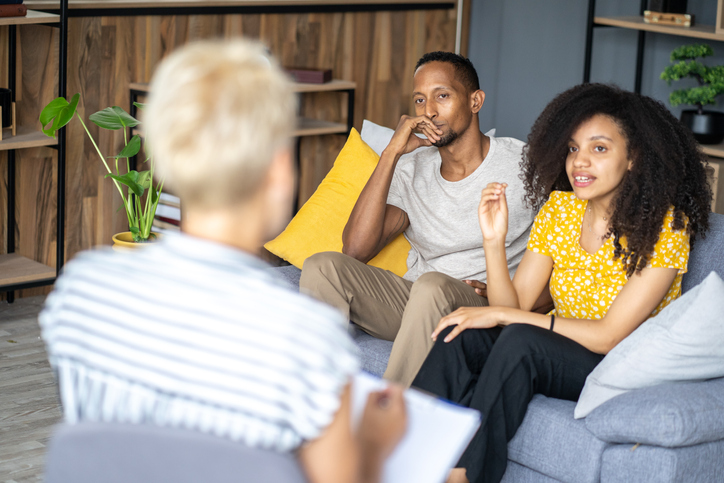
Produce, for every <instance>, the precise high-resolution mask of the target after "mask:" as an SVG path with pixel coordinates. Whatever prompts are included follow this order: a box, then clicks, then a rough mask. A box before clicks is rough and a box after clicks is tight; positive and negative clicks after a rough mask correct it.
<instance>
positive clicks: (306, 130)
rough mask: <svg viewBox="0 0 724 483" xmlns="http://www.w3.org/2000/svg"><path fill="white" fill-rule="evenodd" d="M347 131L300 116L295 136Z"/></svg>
mask: <svg viewBox="0 0 724 483" xmlns="http://www.w3.org/2000/svg"><path fill="white" fill-rule="evenodd" d="M346 132H347V125H346V124H342V123H340V122H330V121H320V120H317V119H309V118H305V117H300V118H299V119H298V120H297V128H296V129H295V130H294V133H293V136H294V137H304V136H318V135H321V134H343V133H346ZM131 133H132V134H138V135H139V136H141V137H144V133H143V130H141V129H138V128H137V127H134V128H133V130H132V132H131Z"/></svg>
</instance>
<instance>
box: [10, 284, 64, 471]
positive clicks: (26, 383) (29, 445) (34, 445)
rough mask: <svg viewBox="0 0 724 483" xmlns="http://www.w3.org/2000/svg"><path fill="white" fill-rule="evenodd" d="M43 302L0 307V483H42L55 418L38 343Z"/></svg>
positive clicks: (50, 379) (36, 299) (54, 389)
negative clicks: (46, 449)
mask: <svg viewBox="0 0 724 483" xmlns="http://www.w3.org/2000/svg"><path fill="white" fill-rule="evenodd" d="M44 299H45V297H43V296H38V297H28V298H22V299H16V301H15V302H14V303H12V304H8V303H7V302H0V482H18V483H19V482H31V481H32V482H35V481H42V480H43V466H44V457H45V446H46V444H47V442H48V438H49V437H50V434H51V431H52V426H53V425H54V424H55V423H57V422H59V421H60V418H61V413H60V406H59V404H58V398H57V386H56V384H55V380H54V378H53V374H52V372H51V370H50V366H49V365H48V359H47V357H46V354H45V347H44V345H43V341H42V340H40V327H39V326H38V313H39V312H40V309H41V307H42V304H43V301H44Z"/></svg>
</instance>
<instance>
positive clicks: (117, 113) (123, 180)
mask: <svg viewBox="0 0 724 483" xmlns="http://www.w3.org/2000/svg"><path fill="white" fill-rule="evenodd" d="M79 98H80V95H79V94H76V95H74V96H73V98H72V99H71V100H70V102H68V101H67V100H66V99H65V98H63V97H58V98H56V99H54V100H53V101H51V102H50V103H49V104H48V105H47V106H45V108H43V110H42V112H41V113H40V123H41V124H42V126H43V132H44V133H45V134H46V135H47V136H50V137H53V138H55V134H56V132H58V130H59V129H60V128H62V127H63V126H65V125H66V124H68V123H69V122H70V121H71V119H73V117H74V116H75V117H77V118H78V120H79V121H80V123H81V125H82V126H83V129H85V132H86V134H88V137H89V138H90V140H91V142H92V143H93V147H95V150H96V152H97V153H98V156H99V157H100V159H101V162H102V163H103V166H105V168H106V170H107V171H108V174H106V176H105V177H106V178H111V180H112V181H113V183H114V184H115V186H116V188H117V189H118V192H119V193H120V194H121V198H122V200H123V207H124V208H125V210H126V216H127V217H128V228H129V230H130V231H128V232H124V233H118V234H116V235H114V236H113V241H114V243H115V244H116V245H122V246H128V245H129V244H131V243H146V242H150V241H155V240H156V239H157V238H158V234H156V233H154V232H152V231H151V227H152V225H153V218H154V216H155V214H156V207H157V206H158V201H159V197H160V194H161V190H162V189H163V181H160V182H154V179H153V160H152V159H151V157H150V156H149V158H148V159H146V161H145V163H146V164H147V165H148V168H149V169H147V170H145V171H140V172H139V171H136V170H132V169H130V158H132V157H133V156H136V155H137V154H138V153H139V152H140V150H141V137H140V136H139V135H138V134H135V135H133V136H132V137H131V138H130V139H128V131H127V130H128V129H130V128H132V127H135V126H138V125H139V124H141V123H140V122H139V121H138V120H137V119H135V118H134V117H133V116H131V115H130V114H128V113H127V112H126V111H124V110H123V109H122V108H120V107H118V106H113V107H107V108H105V109H103V110H102V111H98V112H96V113H94V114H91V115H90V116H89V119H90V121H91V122H93V123H94V124H95V125H96V126H98V127H100V128H102V129H108V130H112V131H117V130H119V129H122V130H123V141H124V144H125V145H124V147H123V149H122V150H121V152H120V153H118V154H117V155H114V156H108V157H106V156H103V154H102V153H101V150H100V149H99V148H98V144H97V143H96V141H95V139H93V136H91V133H90V131H88V127H87V126H86V124H85V122H83V119H82V118H81V117H80V115H79V114H78V112H77V107H78V100H79ZM135 105H136V107H138V108H143V104H139V103H135ZM123 160H125V163H123ZM109 162H110V164H109ZM119 163H123V164H125V168H126V169H125V172H124V173H121V170H120V169H119ZM111 165H113V168H114V169H113V170H112V169H111ZM121 185H123V186H125V188H126V189H125V190H124V189H123V188H122V187H121ZM144 195H145V196H144Z"/></svg>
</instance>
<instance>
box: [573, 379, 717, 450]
mask: <svg viewBox="0 0 724 483" xmlns="http://www.w3.org/2000/svg"><path fill="white" fill-rule="evenodd" d="M722 414H724V378H718V379H711V380H708V381H701V382H686V383H674V384H661V385H658V386H653V387H648V388H645V389H637V390H635V391H630V392H627V393H625V394H622V395H620V396H617V397H615V398H613V399H611V400H609V401H607V402H605V403H604V404H602V405H601V406H599V407H598V408H596V409H595V410H594V411H593V412H592V413H591V414H589V415H588V416H587V417H586V427H587V428H588V430H589V431H591V432H592V433H593V434H595V435H596V437H597V438H599V439H601V440H603V441H606V442H609V443H641V444H649V445H654V446H663V447H668V448H676V447H681V446H691V445H695V444H699V443H708V442H711V441H718V440H722V439H724V418H723V417H722Z"/></svg>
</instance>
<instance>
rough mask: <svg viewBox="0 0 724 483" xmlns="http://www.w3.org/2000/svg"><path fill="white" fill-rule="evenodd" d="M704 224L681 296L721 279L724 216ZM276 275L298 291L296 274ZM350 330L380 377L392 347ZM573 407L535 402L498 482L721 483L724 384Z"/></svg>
mask: <svg viewBox="0 0 724 483" xmlns="http://www.w3.org/2000/svg"><path fill="white" fill-rule="evenodd" d="M710 220H711V229H710V231H709V232H708V233H707V236H706V238H704V239H699V240H697V243H696V246H695V248H694V250H693V251H692V253H691V257H690V260H689V270H688V273H687V274H686V275H685V276H684V281H683V290H684V291H687V290H689V289H690V288H692V287H694V286H695V285H697V284H698V283H700V282H701V281H702V280H703V279H704V278H705V277H706V276H707V275H708V274H709V273H710V272H711V271H716V272H717V273H718V274H719V275H720V276H721V277H722V278H724V216H723V215H717V214H712V216H711V219H710ZM274 270H275V271H276V272H277V273H278V274H279V275H281V276H282V277H283V278H285V279H286V280H288V281H289V282H290V283H291V284H292V285H294V286H297V287H298V286H299V276H300V274H301V272H300V271H299V270H298V269H296V268H295V267H292V266H288V267H279V268H275V269H274ZM722 322H724V314H722ZM354 330H355V332H354V337H355V340H356V341H357V343H358V345H359V347H360V351H361V356H362V366H363V368H364V369H365V370H367V371H369V372H371V373H373V374H377V375H381V374H382V373H383V372H384V369H385V366H386V364H387V359H388V357H389V354H390V349H391V347H392V343H391V342H388V341H383V340H379V339H375V338H374V337H371V336H369V335H367V334H365V333H364V332H362V331H361V330H359V329H354ZM574 407H575V403H574V402H571V401H562V400H559V399H553V398H547V397H544V396H540V395H538V396H535V398H534V399H533V401H532V402H531V404H530V406H529V408H528V412H527V414H526V417H525V420H524V421H523V424H522V426H521V427H520V429H519V430H518V433H517V434H516V436H515V437H514V438H513V439H512V440H511V441H510V443H509V444H508V458H509V461H508V470H507V472H506V474H505V477H504V478H503V481H504V482H552V481H565V482H572V483H585V482H598V481H601V482H623V481H636V482H657V483H661V482H681V481H686V482H698V481H701V482H714V481H724V464H723V463H724V378H722V379H713V380H710V381H705V382H694V383H680V384H665V385H660V386H655V387H651V388H647V389H641V390H637V391H632V392H629V393H626V394H623V395H621V396H618V397H615V398H613V399H611V400H610V401H607V402H606V403H604V404H603V405H601V406H600V407H598V408H597V409H596V410H594V411H593V412H592V413H591V414H590V415H589V416H588V417H586V418H585V419H574V418H573V409H574Z"/></svg>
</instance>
